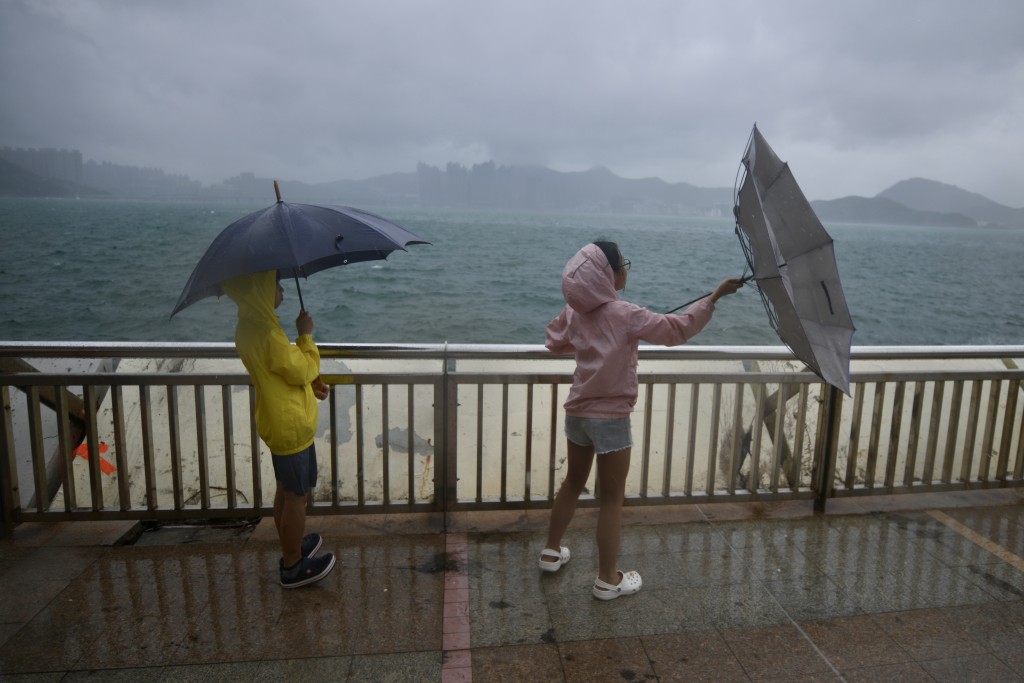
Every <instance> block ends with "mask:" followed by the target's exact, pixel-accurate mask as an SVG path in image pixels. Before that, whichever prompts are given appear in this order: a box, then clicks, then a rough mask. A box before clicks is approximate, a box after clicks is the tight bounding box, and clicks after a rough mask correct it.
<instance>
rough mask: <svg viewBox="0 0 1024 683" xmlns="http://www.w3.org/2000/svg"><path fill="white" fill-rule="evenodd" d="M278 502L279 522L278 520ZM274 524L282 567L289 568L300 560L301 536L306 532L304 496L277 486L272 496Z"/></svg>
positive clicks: (279, 485)
mask: <svg viewBox="0 0 1024 683" xmlns="http://www.w3.org/2000/svg"><path fill="white" fill-rule="evenodd" d="M278 501H280V508H281V512H280V521H279V520H278ZM274 522H275V523H276V524H277V535H278V539H279V540H280V542H281V556H282V557H283V558H284V566H286V567H291V566H293V565H295V563H297V562H298V561H299V560H301V559H302V536H303V534H304V533H305V532H306V496H300V495H298V494H295V493H291V492H290V491H285V490H284V489H282V488H281V484H280V482H278V485H277V493H276V494H275V495H274Z"/></svg>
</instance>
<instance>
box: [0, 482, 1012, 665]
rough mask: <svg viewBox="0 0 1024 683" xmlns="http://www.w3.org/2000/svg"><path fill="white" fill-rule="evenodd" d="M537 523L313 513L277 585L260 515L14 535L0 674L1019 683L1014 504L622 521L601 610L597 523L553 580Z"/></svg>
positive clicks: (974, 496) (977, 501) (989, 498)
mask: <svg viewBox="0 0 1024 683" xmlns="http://www.w3.org/2000/svg"><path fill="white" fill-rule="evenodd" d="M546 519H547V516H546V513H545V512H542V511H541V512H530V513H522V512H516V513H511V512H506V513H474V514H459V515H453V516H450V518H449V521H450V523H451V526H452V528H453V529H454V530H453V532H452V533H448V534H441V533H439V532H438V527H439V523H440V522H439V518H438V517H436V516H427V515H390V516H373V517H311V518H310V520H309V525H308V527H309V529H310V530H314V529H315V530H318V531H320V532H321V533H322V534H323V535H324V550H325V551H327V550H329V551H333V552H335V553H336V554H337V555H338V559H339V561H338V564H337V566H336V568H335V570H334V572H333V573H332V574H331V575H330V576H329V577H328V578H327V579H326V580H324V581H323V582H321V583H319V584H316V585H314V586H310V587H305V588H301V589H296V590H283V589H282V588H281V587H280V586H279V585H278V583H277V576H276V567H277V561H278V550H277V543H276V536H275V534H274V529H273V523H272V521H271V520H269V519H268V520H264V521H262V522H260V523H259V524H258V525H255V526H248V527H244V526H243V527H218V528H204V527H189V526H182V527H179V528H168V527H163V528H161V529H160V530H158V531H147V532H144V533H142V534H141V535H139V534H137V533H135V534H133V533H132V532H131V530H132V529H133V527H134V525H133V524H132V523H101V522H76V523H56V524H23V525H21V526H19V527H17V528H16V529H15V531H14V533H13V535H12V536H11V537H9V538H6V539H3V540H0V681H26V682H27V681H40V682H42V681H77V680H102V681H122V680H123V681H220V680H223V681H271V680H280V679H282V678H285V677H287V678H291V679H294V680H303V681H402V682H405V681H502V682H503V683H510V682H511V681H527V680H528V681H586V682H591V681H643V680H647V681H840V680H847V681H879V680H886V681H1000V682H1003V681H1019V680H1024V559H1022V558H1024V490H1022V489H1003V490H995V491H979V492H972V493H951V494H945V495H934V494H919V495H914V496H890V497H871V498H859V499H845V500H834V501H830V502H829V511H828V514H825V515H816V514H814V513H813V512H812V510H811V503H810V501H799V502H792V503H778V504H767V503H765V504H755V503H751V504H715V505H700V506H681V507H663V508H628V509H627V510H626V513H625V522H626V526H625V528H624V531H623V542H622V550H621V561H620V567H621V568H622V569H624V570H629V569H636V570H638V571H639V572H640V573H641V574H642V576H643V579H644V587H643V590H642V591H641V592H640V593H638V594H637V595H634V596H628V597H623V598H619V599H617V600H612V601H608V602H603V601H598V600H595V599H594V598H593V597H592V596H591V594H590V587H591V584H592V582H593V580H594V577H595V574H596V565H597V558H596V548H595V546H594V540H593V527H594V523H595V519H596V510H593V509H581V510H579V512H578V513H577V517H576V519H575V520H574V523H573V526H572V527H571V528H570V530H569V531H568V533H567V534H566V537H565V539H564V541H563V542H564V544H565V545H567V546H569V547H570V548H571V549H572V553H573V557H572V560H571V561H570V562H569V563H568V564H567V565H565V566H564V567H563V568H562V569H561V570H559V571H558V572H556V573H551V574H548V573H543V572H540V571H539V570H538V568H537V556H538V554H539V551H540V549H541V547H542V546H543V542H544V537H545V524H546ZM135 529H136V531H137V527H136V528H135ZM136 535H137V536H138V538H137V539H134V544H132V545H122V544H119V543H123V542H124V540H125V539H130V538H131V537H132V536H136Z"/></svg>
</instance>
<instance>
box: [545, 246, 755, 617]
mask: <svg viewBox="0 0 1024 683" xmlns="http://www.w3.org/2000/svg"><path fill="white" fill-rule="evenodd" d="M629 268H630V262H629V261H627V260H625V259H624V258H623V257H622V253H621V252H620V251H619V247H618V245H617V244H615V243H614V242H594V243H593V244H588V245H587V246H585V247H583V248H582V249H580V250H579V251H578V252H577V253H576V255H575V256H573V257H572V258H571V259H569V262H568V263H567V264H566V266H565V269H564V270H562V293H563V294H564V295H565V301H566V306H565V308H563V309H562V312H561V313H559V314H558V316H557V317H556V318H555V319H554V320H552V321H551V322H550V323H548V326H547V330H546V334H545V337H546V338H545V344H544V345H545V346H546V347H547V348H548V350H549V351H551V352H553V353H559V354H569V353H572V354H573V355H574V356H575V357H576V372H575V374H574V375H573V383H572V388H571V389H570V390H569V396H568V398H567V399H566V401H565V404H564V407H565V436H566V440H567V442H568V462H569V471H568V473H567V474H566V477H565V481H563V482H562V486H561V488H559V490H558V494H557V495H556V496H555V502H554V505H553V507H552V510H551V520H550V522H549V525H548V538H547V545H546V546H545V548H544V550H543V551H541V556H540V559H539V561H538V563H539V566H540V568H541V569H542V570H544V571H547V572H553V571H558V569H559V568H560V567H561V566H562V565H563V564H565V563H566V562H568V561H569V558H570V557H571V554H570V552H569V549H568V548H566V547H564V546H562V545H561V541H562V534H564V533H565V530H566V528H568V526H569V522H570V521H571V520H572V517H573V513H575V511H576V504H577V501H578V499H579V496H580V493H582V492H583V488H584V486H585V485H586V483H587V479H588V478H589V477H590V469H591V466H592V465H593V463H594V455H595V453H596V454H597V456H598V457H597V471H598V477H599V479H600V481H601V492H600V511H599V513H598V521H597V548H598V565H599V567H598V575H597V579H596V580H595V581H594V588H593V595H594V597H595V598H598V599H599V600H612V599H614V598H617V597H619V596H620V595H631V594H633V593H636V592H637V591H639V590H640V587H641V586H642V585H643V581H642V580H641V578H640V574H638V573H637V572H635V571H628V572H622V571H619V569H618V567H617V566H616V564H617V561H618V557H619V539H620V537H621V532H622V502H623V498H624V497H625V490H626V476H627V475H628V474H629V457H630V452H631V450H632V448H633V437H632V432H631V427H630V420H629V416H630V413H631V412H632V411H633V407H634V406H635V405H636V398H637V376H636V366H637V349H638V347H639V345H640V342H641V341H645V342H648V343H651V344H661V345H663V346H675V345H678V344H684V343H686V342H687V341H689V340H690V339H692V338H693V337H694V335H696V334H697V333H698V332H700V331H701V330H702V329H704V326H705V325H707V324H708V321H710V320H711V315H712V314H713V313H714V310H715V302H717V301H718V300H719V299H720V298H721V297H723V296H726V295H729V294H733V293H735V292H736V290H738V289H739V288H740V287H742V286H743V282H742V280H739V279H733V278H730V279H726V280H722V282H721V283H719V285H718V286H717V287H716V288H715V290H714V292H712V293H711V294H710V295H709V296H707V297H705V298H703V299H701V300H700V301H698V302H696V303H695V304H693V305H692V306H690V307H689V308H687V309H686V310H685V311H684V312H683V313H681V314H679V315H663V314H660V313H654V312H652V311H649V310H647V309H646V308H642V307H640V306H637V305H636V304H632V303H630V302H628V301H624V300H623V299H621V298H620V297H619V294H618V292H619V290H621V289H623V288H624V287H625V286H626V279H627V277H628V274H629Z"/></svg>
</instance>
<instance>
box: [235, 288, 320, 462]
mask: <svg viewBox="0 0 1024 683" xmlns="http://www.w3.org/2000/svg"><path fill="white" fill-rule="evenodd" d="M221 289H223V290H224V293H225V294H227V295H228V296H229V297H231V298H232V299H233V300H234V302H235V303H236V304H238V326H237V327H236V328H235V348H236V349H238V355H239V357H241V359H242V362H243V363H244V364H245V368H246V370H248V371H249V375H250V377H252V382H253V384H254V385H255V386H256V415H255V420H256V431H257V432H259V435H260V438H261V439H263V441H264V443H266V444H267V447H268V448H269V449H270V452H271V453H274V454H276V455H291V454H292V453H298V452H299V451H301V450H304V449H306V448H308V447H309V446H310V444H312V443H313V437H315V436H316V426H317V419H318V407H317V400H316V396H314V395H313V388H312V386H310V383H311V382H312V381H313V380H314V379H316V378H317V377H318V376H319V375H320V352H319V351H318V350H317V348H316V344H314V343H313V338H312V337H311V336H310V335H308V334H303V335H299V336H298V338H296V340H295V343H294V344H292V343H291V342H290V341H289V340H288V337H287V336H286V335H285V333H284V330H283V329H282V328H281V324H280V322H279V321H278V318H277V315H276V314H275V313H274V296H275V293H276V289H277V275H276V273H275V272H274V271H272V270H269V271H265V272H262V273H254V274H252V275H243V276H241V277H236V278H232V279H231V280H228V281H226V282H224V283H223V284H222V285H221Z"/></svg>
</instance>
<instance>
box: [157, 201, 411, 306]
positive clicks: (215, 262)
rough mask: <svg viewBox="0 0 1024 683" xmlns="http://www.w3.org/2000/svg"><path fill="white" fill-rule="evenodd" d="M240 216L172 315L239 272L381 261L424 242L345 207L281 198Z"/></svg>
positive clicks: (282, 273)
mask: <svg viewBox="0 0 1024 683" xmlns="http://www.w3.org/2000/svg"><path fill="white" fill-rule="evenodd" d="M274 191H275V192H276V193H277V203H276V204H274V205H273V206H270V207H267V208H265V209H262V210H260V211H257V212H255V213H251V214H249V215H248V216H245V217H244V218H240V219H239V220H237V221H235V222H234V223H232V224H231V225H229V226H228V227H226V228H224V230H223V231H221V233H220V234H219V235H217V237H216V238H215V239H214V240H213V243H212V244H211V245H210V247H209V248H208V249H207V250H206V253H205V254H203V257H202V258H201V259H199V263H198V265H196V267H195V270H193V271H192V276H191V277H189V279H188V282H186V283H185V288H184V289H183V290H182V292H181V296H179V297H178V303H177V304H176V305H175V307H174V310H173V311H171V316H172V317H173V316H174V314H175V313H177V312H178V311H180V310H181V309H183V308H185V307H186V306H190V305H191V304H193V303H195V302H196V301H199V300H200V299H204V298H206V297H208V296H220V295H221V294H223V291H222V290H221V287H220V285H221V283H222V282H224V281H225V280H230V279H231V278H233V277H237V276H239V275H248V274H250V273H259V272H262V271H265V270H276V271H278V277H280V278H284V277H293V278H295V287H296V289H298V294H299V306H300V307H301V308H302V309H303V310H305V305H304V304H303V302H302V290H301V289H300V288H299V277H300V276H301V277H308V276H310V275H312V274H313V273H316V272H318V271H321V270H324V269H326V268H331V267H334V266H341V265H345V264H347V263H356V262H358V261H373V260H380V259H386V258H387V257H388V255H389V254H390V253H391V252H393V251H395V250H397V249H401V250H402V251H405V247H406V245H408V244H430V243H429V242H427V241H426V240H423V239H420V238H419V237H418V236H416V235H414V234H413V233H411V232H409V231H408V230H406V229H405V228H403V227H401V226H400V225H397V224H395V223H392V222H391V221H388V220H385V219H384V218H381V217H380V216H375V215H374V214H372V213H367V212H366V211H361V210H359V209H353V208H351V207H347V206H317V205H314V204H289V203H287V202H283V201H281V192H280V190H279V189H278V186H277V181H274Z"/></svg>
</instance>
